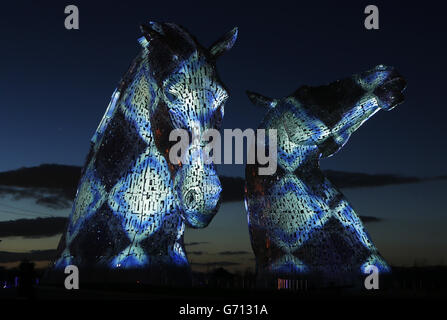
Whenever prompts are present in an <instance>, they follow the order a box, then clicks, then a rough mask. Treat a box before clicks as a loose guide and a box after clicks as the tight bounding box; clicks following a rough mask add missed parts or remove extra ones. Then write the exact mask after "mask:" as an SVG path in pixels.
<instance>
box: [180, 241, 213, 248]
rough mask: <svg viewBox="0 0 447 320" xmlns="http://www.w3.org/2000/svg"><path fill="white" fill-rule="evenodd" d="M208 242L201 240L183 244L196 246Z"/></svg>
mask: <svg viewBox="0 0 447 320" xmlns="http://www.w3.org/2000/svg"><path fill="white" fill-rule="evenodd" d="M208 243H209V242H206V241H202V242H186V243H185V246H186V247H190V246H198V245H199V244H208Z"/></svg>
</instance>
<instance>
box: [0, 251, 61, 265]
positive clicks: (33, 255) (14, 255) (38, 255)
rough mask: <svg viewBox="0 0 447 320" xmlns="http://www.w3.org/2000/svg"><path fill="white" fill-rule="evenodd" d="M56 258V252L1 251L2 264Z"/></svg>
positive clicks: (0, 261) (0, 259) (0, 260)
mask: <svg viewBox="0 0 447 320" xmlns="http://www.w3.org/2000/svg"><path fill="white" fill-rule="evenodd" d="M55 257H56V250H33V251H31V252H8V251H0V263H6V262H17V261H23V260H28V261H46V260H53V259H54V258H55Z"/></svg>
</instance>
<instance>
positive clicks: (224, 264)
mask: <svg viewBox="0 0 447 320" xmlns="http://www.w3.org/2000/svg"><path fill="white" fill-rule="evenodd" d="M191 265H195V266H205V267H229V266H238V265H240V263H239V262H232V261H217V262H192V263H191Z"/></svg>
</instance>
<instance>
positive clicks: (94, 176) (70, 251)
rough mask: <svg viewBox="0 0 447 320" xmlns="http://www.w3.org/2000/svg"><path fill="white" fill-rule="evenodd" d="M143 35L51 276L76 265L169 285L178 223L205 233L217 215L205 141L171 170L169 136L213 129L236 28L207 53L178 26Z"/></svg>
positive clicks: (98, 136) (178, 255)
mask: <svg viewBox="0 0 447 320" xmlns="http://www.w3.org/2000/svg"><path fill="white" fill-rule="evenodd" d="M141 29H142V32H143V37H141V38H140V39H139V42H140V44H141V46H142V50H141V52H140V53H139V54H138V56H137V57H136V58H135V60H134V61H133V62H132V64H131V66H130V68H129V70H128V71H127V73H126V74H125V76H124V77H123V79H122V80H121V82H120V84H119V86H118V88H117V89H116V90H115V92H114V93H113V95H112V99H111V102H110V104H109V106H108V108H107V111H106V113H105V115H104V117H103V119H102V121H101V123H100V124H99V127H98V129H97V130H96V133H95V134H94V136H93V138H92V144H91V149H90V153H89V155H88V157H87V160H86V163H85V166H84V169H83V174H82V178H81V180H80V182H79V186H78V191H77V195H76V199H75V202H74V205H73V210H72V213H71V215H70V218H69V224H68V228H67V230H66V232H65V234H64V235H63V237H62V239H61V241H60V244H59V248H58V251H59V255H58V257H59V258H58V259H57V261H56V262H55V269H56V270H58V269H59V270H60V269H62V268H64V267H65V266H66V265H69V264H74V265H76V266H78V267H79V268H84V269H88V270H94V269H98V270H113V271H123V270H124V271H125V270H133V271H135V270H136V271H138V270H140V271H144V272H142V274H143V275H144V276H143V278H145V279H146V280H147V281H153V282H156V281H158V282H161V281H164V280H166V279H164V280H163V279H162V278H163V277H162V276H161V275H162V273H164V274H167V277H165V278H169V279H171V280H173V279H175V277H171V275H170V273H169V272H170V271H173V273H176V272H178V274H180V275H181V277H183V276H184V272H186V273H189V265H188V261H187V257H186V254H185V249H184V244H183V233H184V229H185V225H187V226H190V227H193V228H203V227H206V226H207V225H208V224H209V223H210V221H211V219H212V218H213V216H214V215H215V213H216V212H217V208H218V201H219V195H220V192H221V185H220V182H219V178H218V176H217V174H216V171H215V168H214V165H213V164H206V163H204V161H203V157H202V153H203V152H205V151H204V150H203V149H204V148H203V143H202V142H201V141H200V139H196V140H194V141H192V143H191V144H190V145H189V148H188V152H187V156H188V157H189V159H188V160H189V163H188V164H183V165H182V163H174V164H173V163H170V162H169V150H170V148H171V147H172V145H173V144H175V143H176V142H170V141H169V134H170V132H171V131H172V130H173V129H175V128H182V129H186V130H188V131H189V132H191V131H192V130H194V129H195V130H197V131H196V132H199V133H200V132H203V131H205V130H206V129H209V128H216V129H219V127H220V123H221V120H222V117H223V114H224V103H225V101H226V99H227V97H228V94H227V91H226V89H225V88H224V85H223V84H222V83H221V82H220V80H219V77H218V75H217V72H216V65H215V62H216V59H217V58H218V57H219V56H220V55H221V54H223V53H224V52H225V51H227V50H229V49H230V48H231V47H232V46H233V44H234V42H235V40H236V37H237V29H236V28H235V29H233V30H232V31H230V32H229V33H227V34H226V35H225V36H224V37H223V38H221V39H220V40H219V41H217V42H216V43H215V44H214V45H212V46H211V47H210V48H209V49H206V48H204V47H202V46H201V45H200V44H199V43H198V42H197V41H196V39H195V38H194V37H193V36H191V35H190V34H189V33H188V32H187V31H186V30H185V29H184V28H183V27H180V26H178V25H176V24H172V23H156V22H151V23H150V24H149V25H148V26H146V25H143V26H142V27H141ZM151 270H152V271H154V272H152V273H151V272H150V271H151ZM155 271H156V272H155ZM109 273H110V272H109ZM98 274H99V273H98ZM138 277H139V278H138V279H140V278H141V274H139V275H138ZM98 280H99V279H98ZM143 280H144V279H143Z"/></svg>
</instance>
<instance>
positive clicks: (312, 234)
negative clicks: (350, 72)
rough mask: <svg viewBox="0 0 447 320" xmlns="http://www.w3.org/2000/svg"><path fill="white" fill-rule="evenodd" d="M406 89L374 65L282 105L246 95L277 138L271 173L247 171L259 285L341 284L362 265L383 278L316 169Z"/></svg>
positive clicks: (358, 226) (304, 90)
mask: <svg viewBox="0 0 447 320" xmlns="http://www.w3.org/2000/svg"><path fill="white" fill-rule="evenodd" d="M405 85H406V84H405V80H404V79H403V78H402V77H401V76H400V75H399V74H398V73H397V72H396V71H395V70H394V69H393V68H390V67H386V66H383V65H380V66H377V67H376V68H374V69H373V70H370V71H367V72H365V73H362V74H359V75H354V76H352V77H351V78H347V79H344V80H340V81H336V82H334V83H331V84H329V85H326V86H319V87H308V86H303V87H300V88H299V89H298V90H296V91H295V92H294V93H293V94H292V95H290V96H288V97H285V98H283V99H270V98H267V97H264V96H262V95H259V94H256V93H252V92H247V93H248V96H249V98H250V100H251V101H252V102H253V103H255V104H257V105H261V106H264V107H267V108H268V109H269V111H268V113H267V115H266V116H265V118H264V120H263V121H262V123H261V125H260V126H259V127H260V128H263V129H276V130H277V144H278V149H277V150H278V151H277V152H278V168H277V171H276V173H275V174H274V175H271V176H262V175H258V167H259V165H256V164H255V165H247V167H246V207H247V211H248V219H249V230H250V237H251V242H252V247H253V250H254V253H255V255H256V264H257V272H258V275H259V276H260V277H261V278H264V279H265V278H270V279H276V278H281V279H302V278H303V277H304V278H309V279H313V281H315V282H314V283H318V282H320V284H319V285H322V284H324V283H325V284H328V283H335V284H345V283H346V282H347V281H351V280H352V277H353V276H355V277H357V276H359V275H361V274H364V273H365V271H366V270H365V268H366V267H367V266H368V265H373V266H376V267H377V268H378V269H379V271H380V272H388V271H390V268H389V266H388V265H387V263H386V262H385V261H384V259H383V258H382V257H381V256H380V254H379V252H378V251H377V249H376V247H375V246H374V244H373V243H372V241H371V239H370V237H369V236H368V234H367V232H366V230H365V228H364V227H363V224H362V222H361V221H360V219H359V217H358V216H357V215H356V213H355V212H354V210H353V209H352V207H351V205H350V204H349V202H348V201H347V200H346V198H345V197H344V196H343V194H342V193H341V192H340V191H339V190H338V189H337V188H336V187H335V186H334V185H332V183H331V182H330V181H329V180H328V179H327V178H326V177H325V176H324V174H323V172H322V171H321V170H320V166H319V161H320V158H325V157H330V156H331V155H333V154H334V153H336V152H337V151H338V150H339V149H340V148H342V147H343V145H344V144H345V143H346V142H347V141H348V139H349V137H350V136H351V134H352V133H353V132H354V131H355V130H356V129H358V128H359V127H360V126H361V125H362V124H363V123H364V122H365V121H366V120H368V119H369V118H370V117H371V116H373V115H374V114H375V113H376V112H377V111H379V110H381V109H383V110H391V109H392V108H394V107H395V106H396V105H398V104H400V103H402V102H403V100H404V96H403V94H402V91H403V90H404V88H405ZM266 131H267V130H266ZM267 141H268V140H267Z"/></svg>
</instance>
